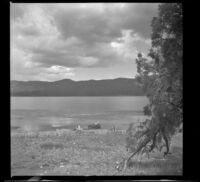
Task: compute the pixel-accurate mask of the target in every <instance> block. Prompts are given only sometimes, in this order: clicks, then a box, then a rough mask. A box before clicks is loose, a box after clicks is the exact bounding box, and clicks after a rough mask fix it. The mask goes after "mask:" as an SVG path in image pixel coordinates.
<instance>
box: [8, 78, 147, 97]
mask: <svg viewBox="0 0 200 182" xmlns="http://www.w3.org/2000/svg"><path fill="white" fill-rule="evenodd" d="M142 95H144V94H143V92H142V89H141V88H140V87H139V86H138V84H137V82H136V80H135V79H128V78H117V79H105V80H87V81H73V80H70V79H64V80H59V81H55V82H45V81H15V80H13V81H11V96H142Z"/></svg>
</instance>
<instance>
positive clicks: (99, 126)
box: [88, 123, 101, 129]
mask: <svg viewBox="0 0 200 182" xmlns="http://www.w3.org/2000/svg"><path fill="white" fill-rule="evenodd" d="M88 129H101V125H100V124H99V123H94V124H90V125H88Z"/></svg>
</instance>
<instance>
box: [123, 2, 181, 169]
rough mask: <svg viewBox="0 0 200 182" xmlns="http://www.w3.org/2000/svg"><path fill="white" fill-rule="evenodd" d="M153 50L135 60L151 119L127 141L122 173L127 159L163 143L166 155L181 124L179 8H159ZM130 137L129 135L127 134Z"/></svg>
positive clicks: (153, 22) (162, 6)
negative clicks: (126, 157) (127, 151)
mask: <svg viewBox="0 0 200 182" xmlns="http://www.w3.org/2000/svg"><path fill="white" fill-rule="evenodd" d="M151 26H152V35H151V40H152V47H151V49H150V51H149V54H148V56H149V59H147V58H144V57H143V55H142V54H141V53H139V54H138V58H137V59H136V64H137V72H138V75H137V76H136V79H137V81H138V83H139V84H140V85H141V87H142V88H143V90H144V92H145V93H146V96H147V97H148V99H149V102H150V104H149V105H148V106H146V108H144V109H145V111H146V112H147V111H148V110H147V109H150V112H148V113H150V114H151V119H150V120H149V119H148V120H145V121H144V122H142V123H141V124H140V125H139V126H138V127H137V128H136V132H134V134H132V136H131V137H130V136H129V138H134V141H132V142H130V139H129V145H133V146H134V147H131V146H129V148H131V149H133V150H132V151H131V152H132V154H131V156H130V157H129V158H128V159H126V160H125V161H124V168H123V169H124V170H125V169H126V167H127V165H128V162H129V161H130V159H131V158H132V157H133V156H134V155H136V154H139V153H142V152H144V151H145V152H146V151H148V152H152V151H153V150H154V149H156V148H159V145H160V144H161V143H163V142H164V143H165V146H166V151H165V152H164V157H165V156H166V155H167V154H168V153H169V149H170V140H171V137H172V136H173V135H174V134H175V133H176V132H177V130H178V128H179V127H180V125H181V124H182V54H183V52H182V49H183V43H182V40H183V38H182V4H181V3H164V4H160V5H159V14H158V17H154V18H153V20H152V24H151ZM129 133H131V132H129Z"/></svg>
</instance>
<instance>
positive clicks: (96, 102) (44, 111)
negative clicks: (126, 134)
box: [11, 96, 148, 131]
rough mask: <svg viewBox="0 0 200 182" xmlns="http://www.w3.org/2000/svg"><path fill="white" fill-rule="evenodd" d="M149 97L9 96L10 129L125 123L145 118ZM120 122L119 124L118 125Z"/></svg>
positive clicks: (105, 125) (51, 128)
mask: <svg viewBox="0 0 200 182" xmlns="http://www.w3.org/2000/svg"><path fill="white" fill-rule="evenodd" d="M147 103H148V99H147V98H146V97H143V96H136V97H133V96H131V97H124V96H123V97H11V129H12V131H43V130H55V129H60V128H74V127H75V125H77V124H80V125H81V126H83V127H84V126H86V125H88V124H91V123H94V122H100V123H101V124H102V128H109V127H111V126H113V125H117V126H123V127H127V125H128V124H129V123H130V122H135V121H138V120H140V119H142V118H144V115H143V112H142V110H143V107H144V106H145V105H146V104H147ZM120 124H121V125H120Z"/></svg>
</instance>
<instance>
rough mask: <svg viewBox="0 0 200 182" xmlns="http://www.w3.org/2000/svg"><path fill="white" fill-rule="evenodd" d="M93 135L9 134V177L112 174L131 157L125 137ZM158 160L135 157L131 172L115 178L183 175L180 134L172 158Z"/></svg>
mask: <svg viewBox="0 0 200 182" xmlns="http://www.w3.org/2000/svg"><path fill="white" fill-rule="evenodd" d="M96 131H98V130H96ZM96 131H95V130H94V131H89V130H88V131H82V132H77V131H72V130H58V131H51V132H40V133H37V134H34V133H33V134H30V135H28V134H11V174H12V176H17V175H84V176H88V175H104V176H106V175H112V174H114V173H115V172H116V169H115V166H116V162H117V161H120V160H121V159H122V157H127V156H129V155H130V154H129V153H128V152H127V151H126V148H125V134H123V133H117V132H115V133H114V132H108V130H99V131H98V132H96ZM161 156H162V153H153V154H152V155H151V157H150V159H147V158H145V157H143V158H142V157H141V156H140V157H138V156H136V157H135V158H134V159H133V160H132V163H131V166H130V168H129V169H127V171H126V172H125V173H124V174H121V173H119V174H117V175H182V136H181V135H180V134H179V135H178V136H176V137H175V138H174V140H173V142H172V155H169V156H168V157H167V158H166V159H165V160H162V157H161ZM139 158H140V160H138V159H139Z"/></svg>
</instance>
